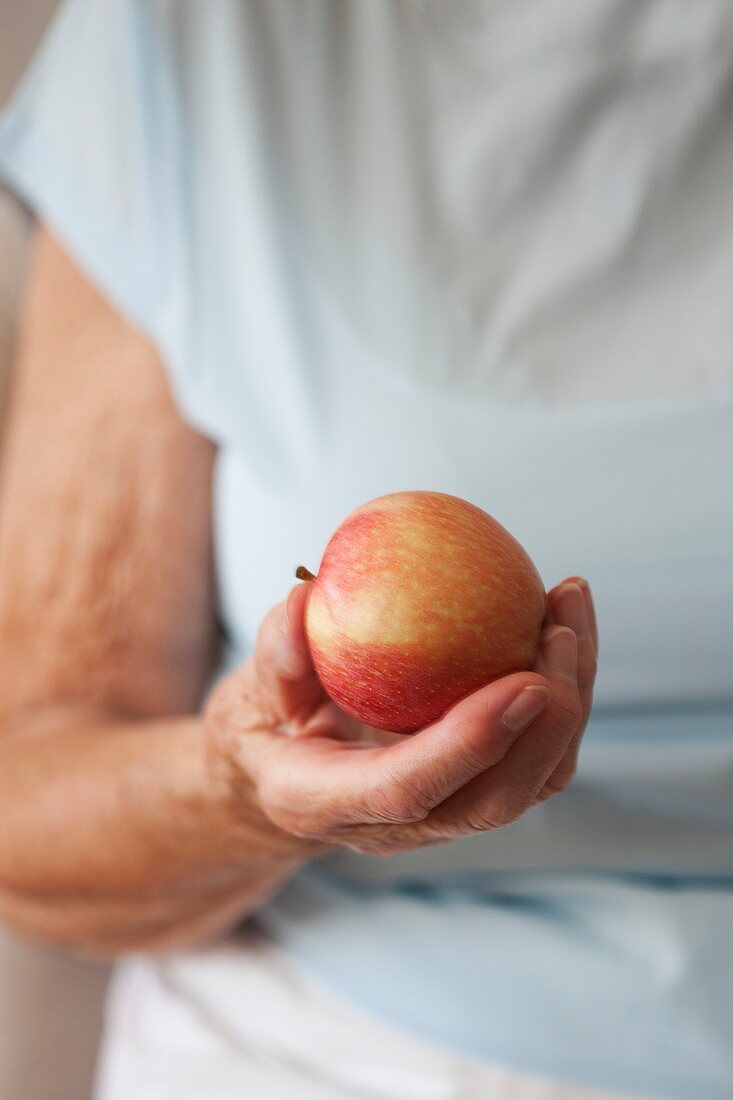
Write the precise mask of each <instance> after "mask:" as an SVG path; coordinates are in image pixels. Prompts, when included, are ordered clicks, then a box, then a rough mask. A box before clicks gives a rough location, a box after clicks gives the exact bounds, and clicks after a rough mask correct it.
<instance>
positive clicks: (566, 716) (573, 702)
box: [552, 691, 582, 730]
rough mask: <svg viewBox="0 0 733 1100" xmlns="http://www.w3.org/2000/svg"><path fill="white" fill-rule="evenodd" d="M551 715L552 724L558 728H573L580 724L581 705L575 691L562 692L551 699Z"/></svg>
mask: <svg viewBox="0 0 733 1100" xmlns="http://www.w3.org/2000/svg"><path fill="white" fill-rule="evenodd" d="M552 716H553V721H554V724H555V725H556V726H557V727H558V728H559V729H560V730H575V729H577V728H578V726H579V725H580V719H581V716H582V706H581V702H580V695H579V694H578V692H577V691H573V692H563V694H562V695H561V696H559V697H556V698H555V699H553V702H552Z"/></svg>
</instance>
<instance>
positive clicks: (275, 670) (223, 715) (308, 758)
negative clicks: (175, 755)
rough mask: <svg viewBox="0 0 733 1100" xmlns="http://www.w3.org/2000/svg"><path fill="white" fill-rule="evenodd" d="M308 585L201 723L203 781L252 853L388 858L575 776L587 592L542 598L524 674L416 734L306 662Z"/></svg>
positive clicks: (589, 686) (584, 697)
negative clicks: (357, 702) (377, 715)
mask: <svg viewBox="0 0 733 1100" xmlns="http://www.w3.org/2000/svg"><path fill="white" fill-rule="evenodd" d="M307 598H308V586H307V585H306V584H303V585H299V586H297V587H296V588H294V589H293V590H292V591H291V592H290V595H289V596H288V598H287V600H286V601H285V602H284V603H282V604H280V605H278V606H277V607H275V608H274V609H273V610H272V611H271V612H270V613H269V614H268V615H267V617H266V618H265V620H264V622H263V624H262V626H261V628H260V631H259V634H258V637H257V643H256V647H255V652H254V654H253V656H252V658H251V659H250V660H249V661H248V662H247V664H246V665H244V666H243V668H242V669H241V670H240V671H238V672H237V673H235V674H234V675H232V676H230V677H229V678H228V679H227V680H225V681H223V682H222V684H221V685H220V686H219V687H218V688H217V690H216V692H215V693H214V695H213V696H212V699H211V701H210V703H209V705H208V707H207V711H206V721H205V728H206V731H207V743H208V753H209V761H210V765H211V772H212V775H214V776H215V778H216V781H217V782H218V783H219V785H220V787H222V789H223V790H224V792H225V795H224V797H225V799H226V801H227V803H228V805H229V807H230V812H231V813H232V814H233V815H235V816H236V815H237V814H240V815H241V816H242V818H243V819H244V823H245V824H246V826H247V827H248V829H249V830H250V834H251V830H252V828H255V829H256V830H257V831H258V834H259V836H260V839H261V844H262V850H263V856H264V855H265V854H268V855H277V854H282V855H284V856H286V857H293V856H295V857H298V856H301V857H302V856H307V855H313V854H318V853H322V852H328V851H331V850H333V849H334V847H338V846H340V845H344V846H346V847H348V848H352V849H354V850H355V851H358V852H369V853H372V854H378V855H388V854H390V853H392V852H398V851H404V850H406V849H410V848H419V847H423V846H425V845H428V844H436V843H442V842H446V841H450V840H453V839H456V838H458V837H461V836H466V835H469V834H472V833H476V832H481V831H485V830H489V829H495V828H499V827H501V826H503V825H507V824H509V823H510V822H512V821H514V820H516V819H517V818H518V817H520V816H521V815H522V814H523V813H525V812H526V811H527V810H528V809H530V808H531V807H532V806H534V805H536V804H537V803H539V802H542V801H544V800H545V799H547V798H550V797H551V796H552V795H555V794H558V793H559V792H560V791H562V790H564V789H565V787H566V786H567V785H568V783H569V782H570V780H571V778H572V776H573V774H574V772H575V768H576V764H577V758H578V750H579V747H580V741H581V738H582V735H583V732H584V730H585V726H586V723H587V721H588V716H589V713H590V708H591V701H592V693H593V682H594V679H595V671H596V653H597V648H598V635H597V629H596V620H595V613H594V608H593V600H592V597H591V593H590V588H589V586H588V583H587V582H586V581H585V580H583V579H582V578H579V577H570V578H568V579H567V580H566V581H564V582H563V583H562V584H560V585H558V586H557V587H556V588H554V589H552V591H551V592H549V593H548V604H547V607H548V610H547V616H546V620H545V623H544V624H543V630H542V634H541V638H540V646H539V650H538V656H537V661H536V663H535V666H534V668H533V670H532V671H530V672H517V673H513V674H512V675H510V676H505V677H503V678H502V679H500V680H496V681H494V682H493V683H491V684H488V685H487V686H486V687H482V688H480V689H479V690H478V691H476V692H474V693H473V694H472V695H469V696H467V697H466V698H464V699H462V700H461V701H460V702H458V703H456V704H455V705H454V706H453V707H452V708H451V709H450V710H449V711H448V712H447V713H446V714H445V715H444V716H443V717H442V718H441V719H440V720H439V721H437V722H434V723H433V724H432V725H430V726H427V727H426V728H424V729H423V730H420V731H419V732H418V733H416V734H410V735H401V734H394V733H383V732H381V731H378V730H373V729H371V728H370V727H366V726H363V725H361V724H360V723H358V722H355V721H354V720H353V719H352V718H350V717H349V716H347V715H346V714H344V712H343V711H341V710H340V709H339V708H338V707H337V706H336V704H334V703H332V702H331V701H330V700H329V699H328V698H327V696H326V695H325V693H324V691H323V688H322V687H321V684H320V682H319V680H318V678H317V676H316V673H315V670H314V668H313V665H312V663H311V660H310V657H309V655H308V650H307V645H306V640H305V634H304V629H303V612H304V607H305V602H306V600H307Z"/></svg>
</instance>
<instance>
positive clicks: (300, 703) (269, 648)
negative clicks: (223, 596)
mask: <svg viewBox="0 0 733 1100" xmlns="http://www.w3.org/2000/svg"><path fill="white" fill-rule="evenodd" d="M308 587H309V586H308V585H307V584H298V585H296V586H295V587H294V588H292V589H291V590H290V592H289V594H288V596H287V598H286V599H285V600H283V602H282V603H280V604H278V605H277V606H276V607H273V608H272V610H271V611H269V612H268V614H267V615H266V616H265V618H264V619H263V621H262V624H261V626H260V629H259V631H258V633H257V641H256V643H255V650H254V654H253V657H252V663H253V670H254V674H255V680H256V686H257V693H258V699H259V701H260V703H262V704H264V705H266V707H267V709H268V712H269V713H270V714H271V715H272V717H273V718H275V720H277V721H293V720H295V719H301V720H305V719H306V718H308V717H309V716H310V715H311V714H312V712H313V710H314V709H315V708H316V706H317V705H318V704H319V703H320V702H322V701H323V697H324V692H323V688H322V686H321V683H320V680H319V679H318V676H317V675H316V670H315V669H314V667H313V662H312V661H311V658H310V653H309V651H308V643H307V641H306V636H305V607H306V603H307V600H308Z"/></svg>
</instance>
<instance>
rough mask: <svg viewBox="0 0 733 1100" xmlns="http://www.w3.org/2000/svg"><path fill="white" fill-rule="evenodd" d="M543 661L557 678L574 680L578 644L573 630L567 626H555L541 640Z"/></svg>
mask: <svg viewBox="0 0 733 1100" xmlns="http://www.w3.org/2000/svg"><path fill="white" fill-rule="evenodd" d="M542 645H543V649H544V652H545V660H546V661H547V664H548V665H549V666H550V669H551V670H552V671H553V672H556V673H557V674H558V675H559V676H567V677H568V678H569V679H575V677H576V676H577V675H578V642H577V639H576V636H575V633H574V631H573V630H571V629H569V628H568V627H567V626H555V627H552V629H551V630H549V631H548V632H547V634H545V636H544V639H543V643H542Z"/></svg>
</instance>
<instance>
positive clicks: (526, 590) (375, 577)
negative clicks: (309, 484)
mask: <svg viewBox="0 0 733 1100" xmlns="http://www.w3.org/2000/svg"><path fill="white" fill-rule="evenodd" d="M296 576H297V577H299V578H300V579H301V580H306V581H308V582H310V585H311V590H310V592H309V595H308V600H307V603H306V611H305V631H306V638H307V643H308V648H309V650H310V654H311V657H312V660H313V664H314V665H315V668H316V671H317V673H318V676H319V679H320V681H321V683H322V684H323V687H324V688H325V690H326V692H327V693H328V695H329V696H330V697H331V699H333V701H334V702H335V703H337V704H338V705H339V706H340V707H341V708H342V709H343V710H345V711H346V712H347V713H348V714H351V715H353V716H354V717H356V718H358V719H360V720H361V721H362V722H365V723H366V724H367V725H370V726H374V727H376V728H377V729H383V730H392V731H394V732H397V733H414V732H415V731H416V730H418V729H421V728H422V727H423V726H425V725H427V724H428V723H429V722H432V721H434V720H435V719H436V718H439V717H440V716H441V715H442V714H443V713H444V712H445V711H446V710H447V709H448V708H449V707H451V706H452V705H453V704H454V703H456V702H457V701H458V700H459V699H462V698H463V697H464V696H465V695H468V694H469V693H470V692H472V691H476V689H477V688H479V687H481V686H482V685H483V684H488V683H490V682H491V681H492V680H495V679H497V678H498V677H499V676H505V675H507V674H508V673H510V672H518V671H520V670H522V669H529V668H531V667H532V665H533V663H534V660H535V655H536V651H537V644H538V640H539V635H540V630H541V627H542V622H543V619H544V616H545V606H546V597H545V589H544V585H543V584H542V580H541V578H540V575H539V573H538V572H537V569H536V568H535V566H534V564H533V563H532V561H531V559H530V558H529V556H528V555H527V553H526V552H525V550H524V549H523V548H522V547H521V546H520V544H519V543H518V542H517V540H516V539H515V538H513V536H512V535H510V534H509V532H508V531H507V530H506V529H505V528H504V527H502V525H501V524H500V523H498V522H497V521H496V520H495V519H493V518H492V517H491V516H490V515H488V514H487V513H486V512H484V511H483V510H482V509H481V508H478V507H476V506H475V505H474V504H469V503H468V501H466V500H461V498H460V497H454V496H449V495H447V494H446V493H435V492H425V491H416V492H403V493H389V494H388V495H386V496H382V497H377V499H376V500H372V501H369V502H368V503H367V504H362V506H361V507H360V508H357V509H356V511H354V512H352V513H351V514H350V515H349V516H347V518H346V519H345V520H344V521H343V523H342V524H341V526H340V527H339V528H338V529H337V530H336V531H335V533H334V534H333V536H332V537H331V539H330V541H329V543H328V545H327V547H326V550H325V552H324V554H323V559H322V561H321V565H320V569H319V571H318V575H317V576H314V575H313V574H312V573H311V572H310V571H309V570H307V569H305V568H304V567H303V566H300V567H299V568H298V569H297V570H296Z"/></svg>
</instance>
